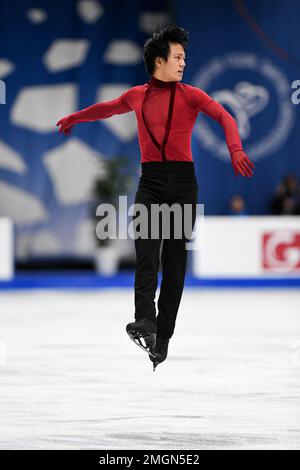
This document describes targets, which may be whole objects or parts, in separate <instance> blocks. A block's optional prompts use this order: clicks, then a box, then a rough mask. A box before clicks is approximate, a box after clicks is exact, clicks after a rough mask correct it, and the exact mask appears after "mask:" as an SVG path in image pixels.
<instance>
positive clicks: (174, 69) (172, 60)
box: [155, 43, 185, 82]
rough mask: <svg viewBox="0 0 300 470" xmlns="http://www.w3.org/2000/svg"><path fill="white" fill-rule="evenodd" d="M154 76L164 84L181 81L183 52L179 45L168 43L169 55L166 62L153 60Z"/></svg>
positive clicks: (159, 59)
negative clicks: (154, 66) (164, 82)
mask: <svg viewBox="0 0 300 470" xmlns="http://www.w3.org/2000/svg"><path fill="white" fill-rule="evenodd" d="M155 65H156V72H157V73H156V75H158V78H159V79H160V80H164V81H166V82H169V81H177V82H179V81H180V80H182V77H183V70H184V67H185V52H184V49H183V47H182V45H181V44H177V43H170V54H169V57H168V60H167V61H165V60H164V59H163V58H162V57H157V58H156V60H155Z"/></svg>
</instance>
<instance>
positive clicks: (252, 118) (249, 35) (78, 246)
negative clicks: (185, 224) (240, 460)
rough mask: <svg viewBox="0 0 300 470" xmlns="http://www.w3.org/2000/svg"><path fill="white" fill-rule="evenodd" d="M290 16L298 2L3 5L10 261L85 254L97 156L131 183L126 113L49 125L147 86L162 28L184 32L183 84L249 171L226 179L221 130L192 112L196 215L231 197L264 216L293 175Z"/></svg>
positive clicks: (295, 127) (0, 156)
mask: <svg viewBox="0 0 300 470" xmlns="http://www.w3.org/2000/svg"><path fill="white" fill-rule="evenodd" d="M299 19H300V4H299V2H297V1H296V0H294V1H293V0H290V1H289V2H285V1H283V0H274V1H272V2H270V1H268V0H259V1H258V0H257V1H253V0H251V1H230V0H209V1H201V2H194V1H191V0H187V1H184V2H183V1H173V2H167V1H157V2H155V1H153V0H149V1H146V0H144V1H137V0H136V1H130V2H127V1H121V0H120V1H108V0H107V1H101V2H100V1H97V0H81V1H75V0H73V1H72V0H60V1H58V0H57V1H50V0H43V1H42V0H39V1H35V2H33V1H30V0H23V1H22V2H19V1H17V0H2V1H1V4H0V79H1V80H2V83H4V84H5V90H6V93H5V95H6V96H5V103H3V101H4V100H3V99H2V104H0V120H1V125H0V216H1V215H9V216H11V217H13V219H14V220H15V223H16V235H17V255H18V257H19V258H31V257H34V256H44V255H47V256H63V255H71V256H74V255H75V256H86V255H89V254H91V252H92V249H93V239H94V237H93V235H92V232H93V230H94V226H93V223H94V221H93V219H92V218H91V215H90V207H91V200H92V187H93V183H94V180H95V178H96V177H97V176H100V175H101V174H102V172H103V165H102V162H103V161H104V160H106V159H109V158H112V157H114V156H116V155H124V156H127V157H128V158H129V160H130V162H131V164H132V172H133V174H134V175H135V176H136V178H138V175H139V160H140V155H139V148H138V141H137V131H136V123H135V117H134V115H133V113H129V114H127V115H123V116H115V117H112V118H110V119H108V120H105V121H101V122H95V123H88V124H82V125H80V126H76V128H74V129H73V132H72V135H71V136H70V137H68V138H66V137H65V136H61V135H59V134H58V132H57V128H56V127H55V123H56V121H57V120H58V119H59V118H60V117H62V116H64V115H66V114H68V113H70V112H74V111H75V110H78V109H80V108H83V107H86V106H89V105H91V104H93V103H95V102H97V101H107V100H109V99H112V98H114V97H116V96H119V95H120V94H121V93H122V92H123V91H124V90H125V89H127V88H129V87H131V86H134V85H137V84H140V83H144V82H145V81H146V80H147V79H148V76H147V74H146V72H145V70H144V65H143V62H142V46H143V43H144V41H145V39H146V38H147V37H148V36H149V35H151V34H152V32H153V31H154V30H155V29H156V25H157V24H160V25H164V24H166V23H168V22H169V21H171V20H172V21H175V22H177V23H178V24H180V25H181V26H183V27H185V28H187V29H188V30H189V31H190V39H191V45H190V47H189V49H188V51H187V67H186V71H185V76H184V82H185V83H191V84H193V85H195V86H199V87H200V88H203V89H204V90H205V91H206V92H207V93H209V94H211V95H212V96H213V97H214V98H215V99H217V100H218V101H219V102H220V103H222V104H223V105H224V106H225V107H226V108H227V109H228V110H229V111H230V112H231V113H232V114H233V115H234V116H235V118H236V119H237V121H238V125H239V129H240V133H241V136H242V140H243V143H244V146H245V150H246V151H247V153H248V155H249V157H250V158H251V159H252V160H253V161H254V163H255V165H256V173H255V177H254V178H252V179H250V180H243V179H242V178H241V177H238V178H235V177H234V175H233V171H232V168H231V165H230V157H229V154H228V151H227V148H226V145H225V142H224V137H223V132H222V129H221V128H220V127H219V126H218V125H217V124H216V123H214V122H213V121H211V120H209V119H207V118H205V117H204V116H202V115H201V116H199V118H198V121H197V124H196V126H195V130H194V135H193V142H192V148H193V155H194V160H195V163H196V167H197V176H198V180H199V189H200V191H199V202H204V204H205V212H206V214H225V213H226V212H227V210H228V201H229V199H230V197H231V196H232V195H233V194H235V193H239V194H242V195H243V196H244V197H245V199H246V202H247V205H248V208H249V210H250V212H251V213H253V214H265V213H267V212H268V210H269V207H268V205H269V201H270V199H271V197H272V194H273V192H274V189H275V187H276V185H277V183H278V182H279V181H280V179H281V178H282V177H283V176H284V175H285V174H287V173H293V174H296V175H297V176H298V178H300V163H299V157H298V144H299V135H300V133H299V131H300V122H299V112H300V105H299V106H297V105H295V104H292V101H291V95H292V91H293V90H292V88H291V83H292V81H293V80H296V79H300V66H299V64H300V54H299V51H298V50H297V49H298V48H297V43H298V41H297V33H298V31H297V28H298V25H299ZM2 98H3V97H2ZM134 189H135V188H134ZM131 196H132V195H131Z"/></svg>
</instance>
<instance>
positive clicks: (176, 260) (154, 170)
mask: <svg viewBox="0 0 300 470" xmlns="http://www.w3.org/2000/svg"><path fill="white" fill-rule="evenodd" d="M197 198H198V183H197V179H196V176H195V171H194V163H193V162H177V161H176V162H175V161H168V162H147V163H142V175H141V177H140V181H139V186H138V190H137V193H136V197H135V204H136V203H142V204H144V205H145V206H146V207H147V209H148V213H149V219H148V230H149V232H150V229H151V217H150V210H151V206H152V205H153V204H156V205H157V204H163V203H165V204H167V205H168V207H170V206H171V205H172V204H174V203H179V204H180V206H181V208H183V206H182V205H183V204H190V208H191V209H192V226H193V225H194V222H195V218H196V204H197ZM136 207H137V206H136ZM137 215H138V213H137V214H135V215H134V217H133V219H135V218H136V217H137ZM152 220H153V219H152ZM162 220H163V217H162V219H161V222H162ZM170 220H171V233H170V235H171V237H170V238H169V239H167V238H165V237H164V232H163V231H162V225H160V231H159V238H157V239H155V238H153V237H152V238H151V233H150V234H149V238H148V239H142V238H136V239H135V251H136V268H135V283H134V289H135V319H136V320H140V319H142V318H148V319H150V320H152V321H154V322H156V325H157V335H158V336H159V337H161V338H171V336H172V335H173V332H174V328H175V322H176V316H177V312H178V308H179V304H180V300H181V296H182V291H183V287H184V278H185V272H186V261H187V253H188V250H187V249H186V243H187V242H188V240H189V238H186V236H185V234H186V233H187V232H184V231H183V230H182V232H183V234H182V237H181V238H180V239H176V238H175V236H174V233H175V232H174V218H173V217H171V219H170ZM177 220H178V219H177ZM137 226H138V225H137ZM139 229H140V227H139ZM172 229H173V230H172ZM135 235H136V232H135ZM161 244H162V247H161ZM161 248H162V249H161ZM160 250H161V251H160ZM160 253H161V265H162V281H161V286H160V295H159V298H158V303H157V306H158V316H157V318H156V309H155V302H154V300H155V294H156V289H157V283H158V271H159V262H160Z"/></svg>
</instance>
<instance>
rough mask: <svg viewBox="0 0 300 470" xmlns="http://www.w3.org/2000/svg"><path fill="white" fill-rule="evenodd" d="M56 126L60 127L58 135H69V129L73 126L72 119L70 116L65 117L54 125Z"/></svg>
mask: <svg viewBox="0 0 300 470" xmlns="http://www.w3.org/2000/svg"><path fill="white" fill-rule="evenodd" d="M56 125H57V126H60V129H59V133H60V134H61V133H62V132H63V133H64V134H65V135H69V134H70V133H71V129H72V127H73V125H74V122H73V119H72V117H71V115H70V114H69V116H65V117H63V118H62V119H60V120H59V121H57V123H56Z"/></svg>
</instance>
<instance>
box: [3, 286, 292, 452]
mask: <svg viewBox="0 0 300 470" xmlns="http://www.w3.org/2000/svg"><path fill="white" fill-rule="evenodd" d="M299 306H300V292H297V291H288V290H286V291H281V292H280V291H275V290H272V291H247V290H245V291H235V290H228V291H215V290H211V291H209V290H207V291H205V290H202V291H201V290H197V289H195V290H193V289H186V290H185V292H184V294H183V297H182V302H181V306H180V310H179V315H178V320H177V326H176V331H175V334H174V336H173V338H172V340H171V343H170V348H169V357H168V359H167V361H166V362H164V363H163V364H161V365H159V366H158V367H157V369H156V371H155V373H153V372H152V364H151V362H150V360H149V359H148V357H147V355H146V353H144V352H143V351H142V350H141V349H139V348H137V347H136V346H135V345H134V344H133V343H132V342H131V341H130V340H129V338H128V337H127V335H126V333H125V325H126V323H127V322H129V321H132V318H133V291H132V290H127V289H124V290H122V289H108V290H99V291H80V292H79V291H75V290H65V291H46V290H45V291H36V292H33V291H27V292H26V291H15V292H14V291H13V292H4V291H2V292H1V293H0V346H1V347H0V352H1V354H2V358H0V394H1V395H0V414H1V421H0V422H1V424H0V448H1V449H254V448H255V449H299V448H300V397H299V385H300V308H299Z"/></svg>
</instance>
